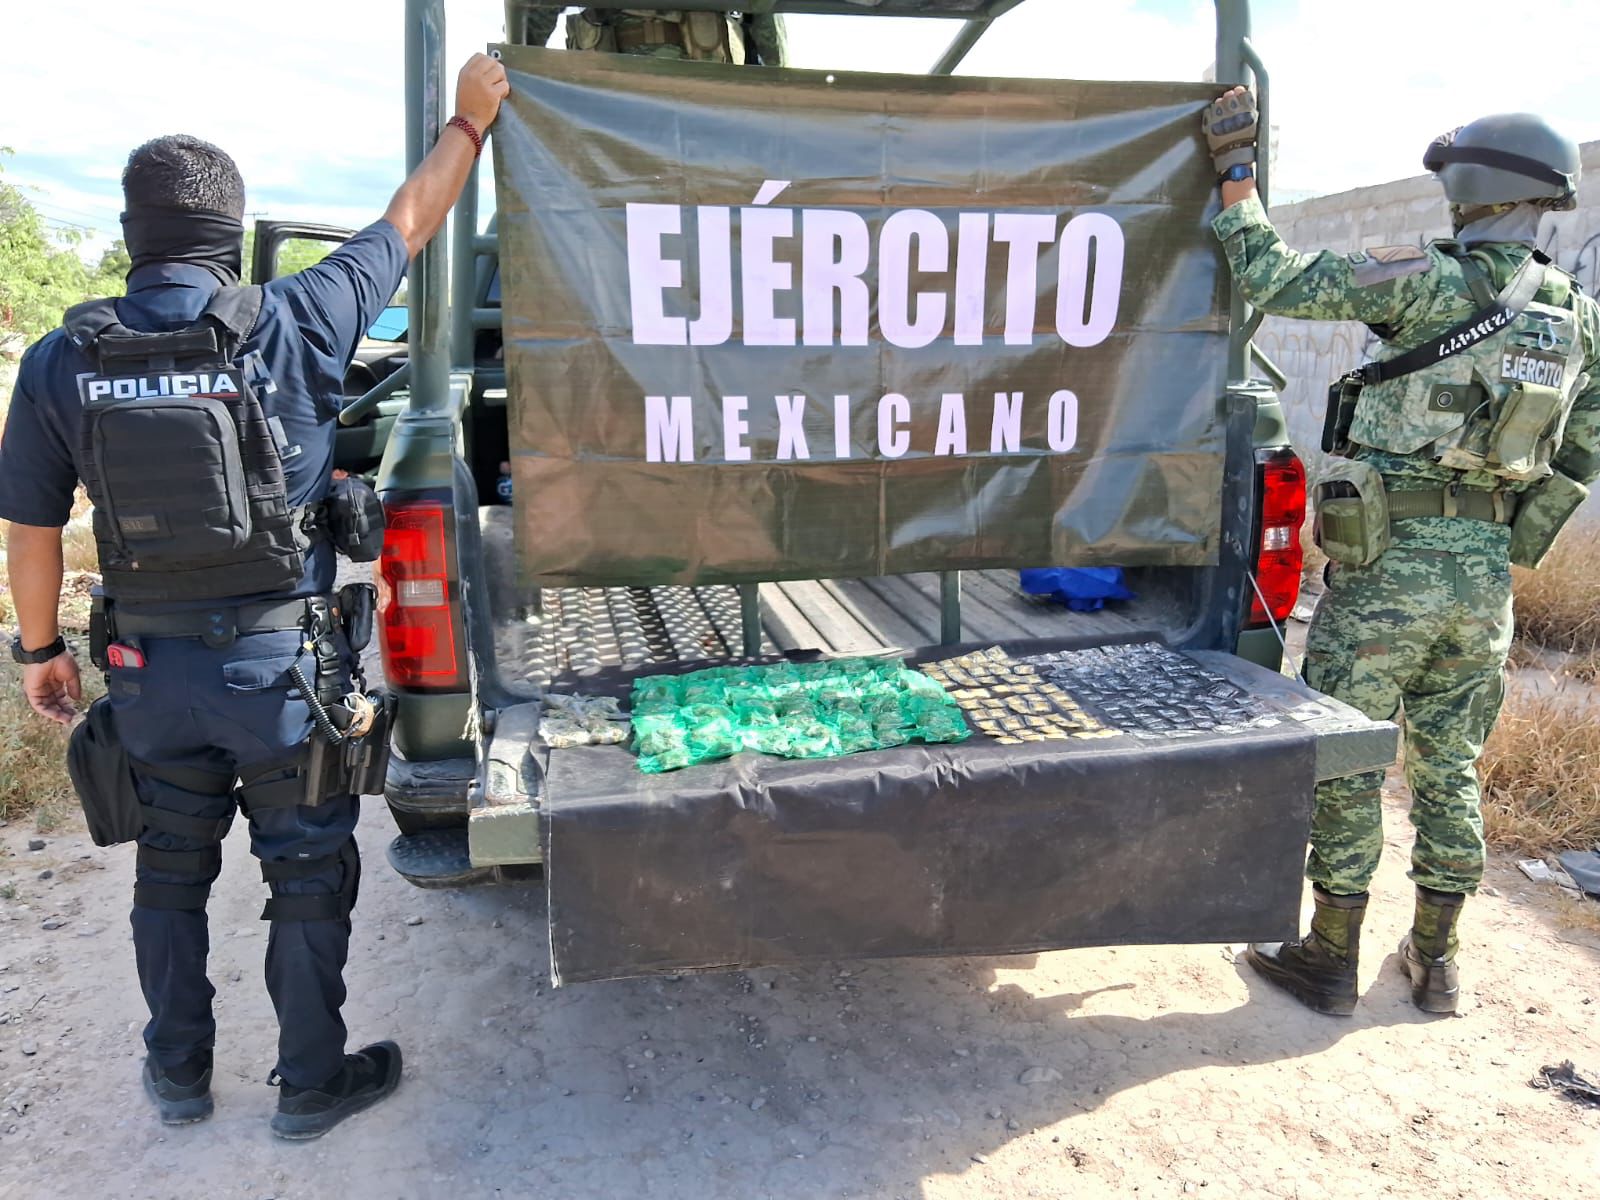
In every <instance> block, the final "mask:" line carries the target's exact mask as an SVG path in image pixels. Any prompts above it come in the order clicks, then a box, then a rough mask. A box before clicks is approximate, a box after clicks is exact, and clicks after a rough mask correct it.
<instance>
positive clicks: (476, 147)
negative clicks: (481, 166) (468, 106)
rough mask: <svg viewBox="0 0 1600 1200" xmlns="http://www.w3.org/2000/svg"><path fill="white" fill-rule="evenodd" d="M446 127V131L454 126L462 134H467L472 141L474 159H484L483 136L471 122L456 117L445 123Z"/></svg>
mask: <svg viewBox="0 0 1600 1200" xmlns="http://www.w3.org/2000/svg"><path fill="white" fill-rule="evenodd" d="M444 125H445V128H446V129H448V128H450V126H452V125H454V126H455V127H456V128H457V129H459V130H461V132H462V133H464V134H466V135H467V136H468V137H469V138H471V139H472V150H473V157H474V158H480V157H482V155H483V134H481V133H479V132H478V131H477V129H476V128H475V127H474V126H473V124H472V122H471V121H469V120H467V119H466V118H465V117H461V116H456V117H451V118H450V119H449V120H448V121H446V122H445V123H444Z"/></svg>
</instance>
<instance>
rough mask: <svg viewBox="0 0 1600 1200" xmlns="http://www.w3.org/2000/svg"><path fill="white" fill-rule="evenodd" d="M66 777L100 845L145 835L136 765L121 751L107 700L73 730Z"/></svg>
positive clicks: (95, 705)
mask: <svg viewBox="0 0 1600 1200" xmlns="http://www.w3.org/2000/svg"><path fill="white" fill-rule="evenodd" d="M67 773H68V774H69V775H71V776H72V787H73V790H74V791H76V792H77V793H78V803H80V804H81V805H82V806H83V815H84V818H85V820H86V821H87V823H88V826H89V836H90V838H92V839H93V840H94V844H95V845H96V846H115V845H117V844H118V843H120V842H131V841H134V840H136V839H137V838H138V836H139V835H140V834H141V833H143V832H144V812H143V810H142V809H141V808H140V807H139V793H138V790H137V789H136V788H135V786H134V782H133V766H132V764H130V763H129V761H128V752H127V751H126V750H124V749H123V748H122V743H121V742H120V741H119V740H118V738H117V731H116V727H115V724H114V722H113V719H112V714H111V702H110V701H109V700H107V699H106V698H105V697H104V696H102V697H101V698H100V699H98V700H96V701H95V702H94V703H93V704H91V705H90V706H89V712H88V714H87V715H86V716H85V717H84V719H83V720H82V721H80V722H78V725H77V727H76V728H75V729H73V731H72V736H71V738H70V739H69V740H68V742H67Z"/></svg>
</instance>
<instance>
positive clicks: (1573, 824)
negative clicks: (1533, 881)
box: [1478, 686, 1600, 855]
mask: <svg viewBox="0 0 1600 1200" xmlns="http://www.w3.org/2000/svg"><path fill="white" fill-rule="evenodd" d="M1478 773H1479V775H1480V776H1481V777H1482V779H1483V822H1484V833H1485V836H1486V837H1487V838H1488V841H1489V844H1490V845H1491V846H1493V847H1495V848H1496V849H1498V850H1511V851H1515V852H1517V853H1520V854H1533V855H1543V854H1547V853H1549V852H1551V851H1553V850H1587V849H1589V848H1590V847H1592V846H1594V845H1595V844H1596V843H1600V703H1597V702H1596V700H1595V699H1594V697H1593V696H1591V695H1590V694H1589V693H1588V689H1587V688H1577V687H1570V686H1566V687H1560V688H1555V689H1551V690H1544V691H1535V690H1532V689H1528V688H1517V689H1514V690H1513V691H1512V692H1511V694H1510V695H1509V696H1507V698H1506V705H1505V710H1504V711H1503V712H1502V713H1501V716H1500V721H1499V723H1498V724H1497V725H1496V726H1495V729H1494V732H1493V733H1492V734H1490V735H1489V744H1488V745H1487V746H1486V747H1485V748H1484V752H1483V757H1482V758H1481V759H1480V760H1479V762H1478Z"/></svg>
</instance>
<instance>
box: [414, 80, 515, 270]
mask: <svg viewBox="0 0 1600 1200" xmlns="http://www.w3.org/2000/svg"><path fill="white" fill-rule="evenodd" d="M510 90H511V87H510V85H509V84H508V83H507V82H506V69H505V67H504V66H502V65H501V64H500V62H499V61H498V60H497V59H493V58H490V57H489V56H488V55H487V54H474V55H473V56H472V57H471V58H469V59H468V60H467V65H466V66H464V67H462V68H461V74H460V75H459V76H457V77H456V116H458V117H461V118H462V119H463V120H465V121H466V122H467V123H468V124H470V125H471V126H472V127H473V128H474V129H475V130H477V132H478V136H479V137H480V138H481V137H482V136H483V135H484V134H486V133H487V132H488V131H489V126H491V125H493V124H494V119H495V117H496V116H497V115H499V112H500V101H501V100H503V99H504V98H505V97H506V95H507V93H509V92H510ZM477 151H478V147H477V146H476V145H475V144H474V143H473V140H472V138H471V136H470V135H469V134H467V133H466V131H465V130H462V129H460V128H458V127H457V126H454V125H449V126H446V127H445V129H444V131H443V132H442V133H441V134H440V135H439V142H438V144H437V145H435V146H434V148H433V149H432V150H431V151H429V153H428V156H427V157H426V158H424V159H423V160H422V161H421V162H420V163H418V164H417V169H416V170H415V171H413V172H411V175H410V176H409V177H408V178H407V179H406V181H405V182H404V183H402V184H401V185H400V190H399V191H397V192H396V193H395V194H394V199H393V200H391V201H389V207H388V209H387V210H386V211H385V212H384V214H383V217H384V220H386V221H388V222H389V223H390V224H391V225H393V226H394V227H395V229H397V230H398V231H399V233H400V236H401V237H402V238H404V239H405V243H406V249H407V250H409V251H410V252H411V257H412V258H415V257H416V256H417V254H418V253H419V252H420V251H421V249H422V248H423V247H424V246H426V245H427V244H428V242H429V240H430V239H431V238H432V237H433V235H434V234H436V233H438V232H439V228H440V226H442V225H443V224H444V219H445V217H446V216H447V215H448V214H449V212H450V209H451V207H452V206H453V205H454V204H455V202H456V198H457V197H459V196H460V195H461V189H462V188H463V187H464V186H465V185H466V182H467V174H468V172H470V171H471V170H472V163H473V160H474V159H475V158H476V157H477Z"/></svg>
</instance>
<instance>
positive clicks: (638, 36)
mask: <svg viewBox="0 0 1600 1200" xmlns="http://www.w3.org/2000/svg"><path fill="white" fill-rule="evenodd" d="M562 7H563V6H561V5H541V6H537V7H534V8H531V9H528V10H525V12H524V14H523V30H522V40H523V41H524V42H526V43H527V44H528V45H530V46H543V45H544V44H545V43H546V42H548V41H549V40H550V35H551V34H552V33H554V32H555V27H556V22H557V21H558V20H559V19H560V17H561V10H562ZM567 48H568V49H570V50H606V51H610V52H611V53H613V54H644V55H649V56H651V57H654V58H677V59H685V58H686V59H692V60H695V61H699V62H720V63H735V64H739V65H743V66H763V67H781V66H783V57H784V45H783V21H782V18H780V17H775V16H772V15H771V14H770V13H769V14H767V15H765V16H756V15H753V14H750V15H744V16H736V15H733V14H732V13H729V14H728V15H726V16H724V15H722V14H719V13H713V12H687V11H684V10H681V9H675V8H672V9H663V10H660V11H652V10H650V9H644V8H621V9H596V8H586V9H584V10H583V11H582V12H581V13H578V14H576V15H575V16H570V17H568V18H567Z"/></svg>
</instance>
